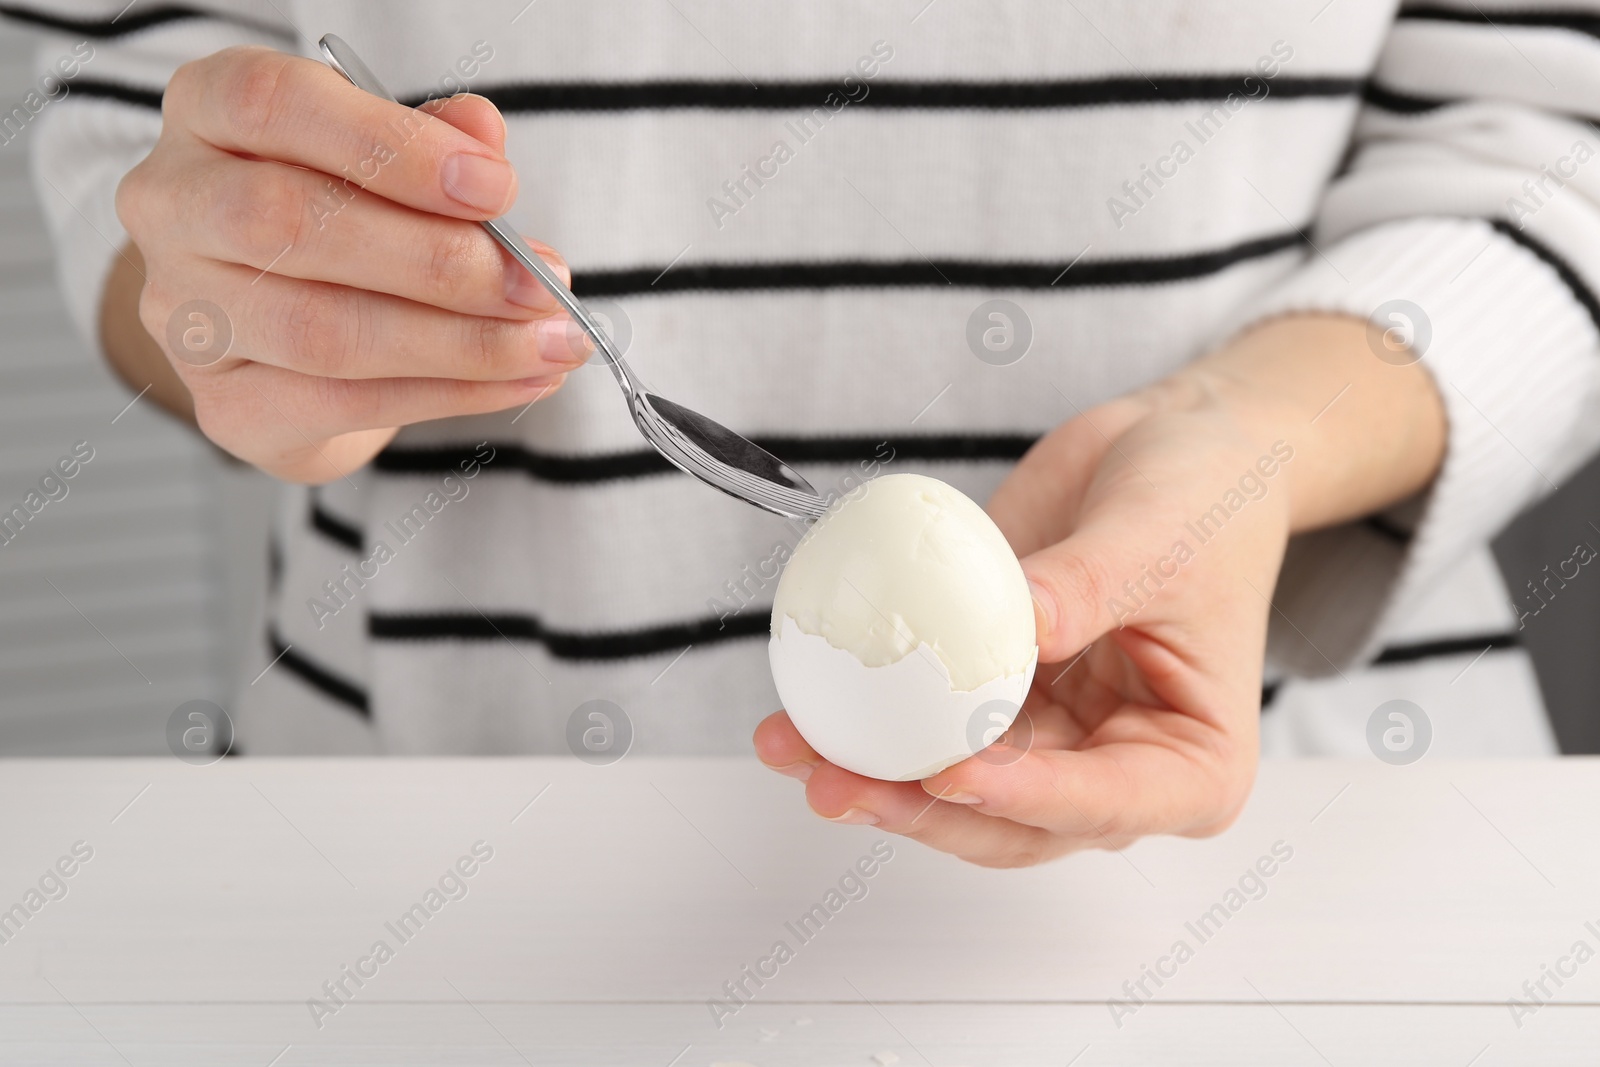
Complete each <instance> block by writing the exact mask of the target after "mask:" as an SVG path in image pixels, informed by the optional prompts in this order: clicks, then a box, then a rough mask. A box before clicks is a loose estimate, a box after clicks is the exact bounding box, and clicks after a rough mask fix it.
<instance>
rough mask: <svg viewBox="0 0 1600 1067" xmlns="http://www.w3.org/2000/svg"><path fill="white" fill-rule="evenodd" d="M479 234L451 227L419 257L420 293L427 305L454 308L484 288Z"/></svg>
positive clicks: (429, 244) (481, 245)
mask: <svg viewBox="0 0 1600 1067" xmlns="http://www.w3.org/2000/svg"><path fill="white" fill-rule="evenodd" d="M482 237H483V235H482V234H481V233H478V232H475V231H473V230H469V229H467V228H465V227H459V226H452V227H449V229H448V231H447V232H446V233H445V234H443V235H441V236H440V237H439V238H438V239H437V240H434V241H432V242H430V243H428V245H427V248H426V251H425V252H424V254H423V257H422V263H421V266H420V270H421V273H422V279H421V281H422V285H423V292H424V293H425V294H426V298H427V299H428V300H430V301H435V302H438V303H439V304H441V305H443V306H454V305H455V304H456V303H457V302H458V300H459V299H460V298H461V297H462V296H463V295H464V294H466V293H467V292H469V291H473V290H478V289H481V288H482V287H483V278H482V276H481V271H479V269H478V268H479V267H480V265H481V264H482V261H483V256H482V248H483V242H482Z"/></svg>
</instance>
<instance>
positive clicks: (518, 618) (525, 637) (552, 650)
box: [367, 605, 1522, 707]
mask: <svg viewBox="0 0 1600 1067" xmlns="http://www.w3.org/2000/svg"><path fill="white" fill-rule="evenodd" d="M771 615H772V608H771V606H770V605H750V606H748V607H747V608H746V609H745V610H743V611H741V612H740V613H738V614H736V615H734V614H730V615H726V616H724V617H722V618H716V617H708V618H704V619H695V620H690V621H687V622H679V623H667V624H663V625H658V626H646V627H639V628H636V629H628V630H609V631H587V632H585V631H577V630H559V629H556V628H554V627H551V626H549V625H548V624H546V623H545V622H544V620H542V619H540V618H539V617H538V616H536V615H529V614H525V613H521V612H497V613H491V614H479V613H475V612H474V613H465V612H462V613H454V612H446V613H439V614H434V613H424V612H407V613H404V614H401V613H385V612H374V613H371V614H369V615H368V617H367V632H368V634H369V635H370V636H371V637H372V638H373V639H374V640H379V641H384V640H388V641H501V640H512V641H530V642H533V643H536V644H541V645H543V646H544V647H545V649H546V651H547V652H549V654H550V656H551V657H552V658H554V659H559V660H607V661H610V660H622V659H633V658H638V657H642V656H654V655H664V654H666V653H669V652H671V653H678V652H682V651H683V649H684V648H685V647H686V646H688V645H694V646H696V647H704V646H706V645H712V644H721V643H722V642H725V641H735V640H742V639H745V638H752V637H766V636H767V635H768V634H769V633H770V632H771V619H770V617H771ZM1521 644H1522V641H1521V638H1520V637H1518V635H1517V634H1515V633H1505V634H1487V635H1480V636H1474V637H1452V638H1443V639H1440V640H1436V641H1419V642H1416V643H1413V644H1402V645H1390V646H1388V647H1387V648H1385V649H1384V650H1383V651H1382V652H1380V653H1379V654H1378V656H1377V658H1376V659H1374V660H1373V661H1372V665H1373V666H1375V667H1382V666H1392V665H1394V664H1400V663H1416V662H1419V661H1422V660H1428V659H1437V658H1442V657H1446V656H1463V655H1476V654H1478V653H1480V652H1483V651H1484V650H1485V649H1491V650H1493V649H1506V648H1518V647H1521ZM1281 686H1282V683H1281V682H1278V683H1269V684H1267V685H1265V686H1263V687H1262V694H1261V695H1262V704H1263V706H1264V707H1265V706H1270V705H1271V704H1272V703H1273V702H1274V700H1275V699H1276V697H1277V695H1278V692H1279V690H1280V688H1281Z"/></svg>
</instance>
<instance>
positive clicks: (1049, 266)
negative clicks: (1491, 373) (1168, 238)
mask: <svg viewBox="0 0 1600 1067" xmlns="http://www.w3.org/2000/svg"><path fill="white" fill-rule="evenodd" d="M1304 241H1305V238H1304V237H1302V236H1301V235H1300V234H1299V233H1297V232H1296V233H1280V234H1272V235H1270V236H1267V237H1255V238H1251V239H1249V240H1245V241H1240V242H1238V243H1237V244H1233V245H1229V246H1227V247H1225V248H1216V249H1210V250H1207V251H1202V252H1189V253H1184V254H1181V255H1170V256H1146V257H1140V258H1136V259H1101V260H1088V259H1086V260H1080V261H1078V262H1076V263H1074V262H1073V261H1072V260H1070V259H1067V260H1061V261H1059V262H1050V263H1019V262H993V261H982V260H931V261H930V260H925V259H913V260H901V261H895V262H883V261H866V260H843V261H835V262H810V263H689V264H680V265H676V266H669V265H665V264H656V265H652V266H645V267H627V268H623V269H620V270H590V271H577V272H575V273H574V274H573V278H572V290H573V292H575V293H577V294H578V295H579V296H586V297H602V296H603V297H614V296H639V295H645V294H655V293H681V292H696V291H711V292H724V293H726V292H744V291H749V290H774V289H788V290H813V291H814V290H822V289H902V288H919V289H925V288H936V287H943V286H959V287H962V288H969V289H1086V288H1091V287H1104V286H1127V285H1162V284H1167V283H1171V282H1179V281H1188V280H1191V279H1194V278H1203V277H1206V276H1208V275H1212V274H1218V273H1220V272H1222V271H1224V270H1227V269H1228V268H1229V267H1232V266H1235V265H1237V264H1239V263H1244V262H1247V261H1249V260H1253V259H1261V258H1263V257H1266V256H1271V255H1276V254H1277V253H1280V252H1286V251H1289V250H1291V249H1295V248H1299V247H1300V246H1301V245H1302V244H1303V243H1304Z"/></svg>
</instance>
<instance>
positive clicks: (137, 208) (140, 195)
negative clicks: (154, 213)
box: [113, 157, 150, 237]
mask: <svg viewBox="0 0 1600 1067" xmlns="http://www.w3.org/2000/svg"><path fill="white" fill-rule="evenodd" d="M149 178H150V161H149V158H148V157H146V158H145V159H143V160H140V161H139V163H138V164H137V165H135V166H134V168H133V169H132V170H130V171H128V173H126V174H124V175H123V176H122V180H121V181H119V182H118V183H117V191H116V196H115V199H114V201H113V203H114V206H115V207H116V211H117V221H119V222H121V223H122V228H123V229H125V230H127V231H128V233H130V234H132V235H133V236H134V237H137V236H138V235H139V233H140V232H141V231H142V230H143V229H144V227H143V225H141V224H142V223H143V221H144V215H145V210H146V206H147V204H148V202H149V196H150V180H149Z"/></svg>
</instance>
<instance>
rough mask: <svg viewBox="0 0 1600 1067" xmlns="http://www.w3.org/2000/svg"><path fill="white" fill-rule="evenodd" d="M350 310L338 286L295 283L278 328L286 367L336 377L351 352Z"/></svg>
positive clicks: (348, 301) (351, 328) (345, 296)
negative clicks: (286, 363)
mask: <svg viewBox="0 0 1600 1067" xmlns="http://www.w3.org/2000/svg"><path fill="white" fill-rule="evenodd" d="M353 314H354V311H353V309H352V307H351V304H350V299H349V297H348V296H347V295H346V294H345V293H344V292H343V291H341V290H339V289H336V288H334V287H332V286H323V285H297V286H295V287H294V289H293V292H292V293H291V294H290V296H289V297H288V299H287V300H285V301H284V304H283V310H282V312H281V315H282V321H281V322H280V323H279V324H278V331H277V332H278V335H279V336H280V337H282V338H283V345H284V352H283V355H284V357H285V359H286V360H287V362H288V365H289V369H291V370H297V371H302V372H305V373H309V374H318V375H331V376H333V377H338V376H339V374H340V372H341V371H342V370H343V369H344V367H345V366H346V365H347V361H348V359H349V358H350V356H351V341H352V338H353V336H354V333H355V330H354V328H353V325H352V324H353Z"/></svg>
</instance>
